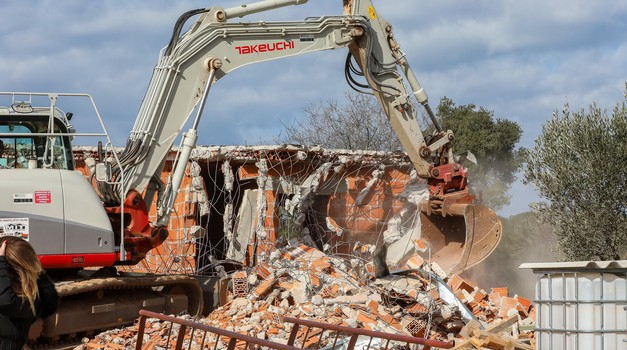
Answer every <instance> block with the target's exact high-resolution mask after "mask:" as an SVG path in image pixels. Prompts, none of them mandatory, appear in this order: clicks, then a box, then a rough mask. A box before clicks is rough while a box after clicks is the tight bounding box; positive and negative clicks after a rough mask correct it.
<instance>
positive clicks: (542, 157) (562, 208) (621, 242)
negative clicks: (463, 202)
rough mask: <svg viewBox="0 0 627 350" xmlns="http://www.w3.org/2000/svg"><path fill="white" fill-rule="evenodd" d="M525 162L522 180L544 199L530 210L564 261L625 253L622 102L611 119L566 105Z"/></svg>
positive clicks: (626, 112)
mask: <svg viewBox="0 0 627 350" xmlns="http://www.w3.org/2000/svg"><path fill="white" fill-rule="evenodd" d="M625 87H626V89H625V90H626V92H625V95H626V96H625V99H626V101H627V84H626V86H625ZM525 158H526V159H525V160H526V166H525V169H524V172H525V182H527V183H531V184H533V185H534V186H535V187H536V188H537V189H538V192H539V193H540V196H541V197H542V198H543V199H545V200H546V201H543V202H540V203H536V204H534V206H533V209H534V211H535V212H536V213H537V214H538V215H539V217H540V218H541V219H542V220H543V221H544V222H547V223H551V224H552V226H553V227H554V228H555V233H556V235H557V237H558V242H557V243H558V249H559V250H560V251H561V252H562V253H563V254H564V256H565V258H566V259H568V260H614V259H620V258H621V255H623V256H624V255H625V254H626V253H627V109H626V108H625V101H623V102H622V103H619V104H617V105H616V106H615V107H614V110H613V113H612V116H611V117H610V116H608V115H607V111H606V110H601V108H599V107H598V106H597V105H596V104H592V105H590V106H589V108H588V110H587V111H585V110H580V111H578V112H572V111H570V109H569V106H568V105H565V107H564V109H563V110H562V112H561V113H559V112H557V111H556V112H555V113H554V115H553V118H552V119H551V120H550V121H549V122H548V123H547V124H546V125H544V127H543V129H542V134H541V135H540V136H539V137H538V138H537V139H536V142H535V147H534V148H533V149H532V150H530V151H529V152H528V153H527V154H526V156H525Z"/></svg>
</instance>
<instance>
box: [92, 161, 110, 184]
mask: <svg viewBox="0 0 627 350" xmlns="http://www.w3.org/2000/svg"><path fill="white" fill-rule="evenodd" d="M94 172H95V173H96V181H98V182H108V181H109V180H111V163H109V162H98V163H96V167H95V169H94Z"/></svg>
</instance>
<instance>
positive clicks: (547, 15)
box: [0, 0, 627, 146]
mask: <svg viewBox="0 0 627 350" xmlns="http://www.w3.org/2000/svg"><path fill="white" fill-rule="evenodd" d="M246 2H247V1H233V0H228V1H213V0H212V1H200V0H186V1H175V2H173V1H167V0H158V1H144V0H129V1H112V0H102V1H88V2H86V1H82V0H71V1H70V0H66V1H52V0H34V1H29V2H24V1H19V0H9V1H2V2H1V3H0V13H2V21H0V47H2V49H3V50H2V51H3V53H2V54H1V55H0V76H2V79H0V90H2V91H6V90H35V91H74V92H87V93H90V94H92V95H93V96H94V97H95V98H96V102H97V103H98V105H99V107H100V109H101V112H102V114H103V116H104V117H105V120H106V123H107V125H108V126H109V129H110V130H111V131H113V132H114V133H115V135H114V140H115V142H116V143H117V144H121V143H123V142H124V141H125V139H126V137H127V135H128V132H129V131H130V129H131V127H132V125H133V120H134V118H135V115H136V113H137V111H138V109H139V105H140V103H141V100H142V98H143V95H144V92H145V89H146V87H147V86H148V82H149V79H150V75H151V72H152V68H153V66H154V64H155V62H156V60H157V55H158V52H159V50H160V49H161V48H162V47H163V46H165V45H166V44H167V43H168V41H169V39H170V35H171V31H172V27H173V25H174V22H175V21H176V19H177V18H178V16H179V15H180V14H181V13H183V12H184V11H186V10H189V9H195V8H202V7H207V6H216V5H222V6H223V7H225V8H228V7H233V6H238V5H240V4H242V3H246ZM248 2H253V1H252V0H251V1H248ZM375 6H377V10H378V14H379V15H381V16H383V17H385V18H386V19H387V20H388V21H389V22H390V23H391V24H392V25H393V26H394V30H395V34H396V37H397V39H398V41H399V43H400V44H401V46H402V48H403V50H404V51H405V52H406V53H407V58H408V61H409V63H410V64H411V66H412V67H413V69H414V71H415V72H416V74H417V76H418V78H419V80H420V82H421V84H422V85H423V87H424V88H425V89H426V91H427V93H428V94H429V96H430V97H431V103H432V105H433V107H435V105H437V102H438V101H439V99H440V98H441V97H442V96H448V97H450V98H452V99H453V101H455V102H456V103H457V104H467V103H474V104H476V105H478V106H484V107H486V108H488V109H491V110H493V111H494V112H495V115H496V116H498V117H503V118H509V119H512V120H515V121H516V122H518V123H519V124H520V125H521V126H522V127H523V131H524V136H523V140H522V145H524V146H531V145H532V144H533V139H534V138H535V136H537V135H538V134H539V132H540V130H541V126H542V124H543V123H544V122H545V121H546V120H547V119H548V118H550V116H551V113H552V111H553V110H554V109H556V108H558V109H559V108H561V106H562V105H563V104H564V103H565V102H569V103H570V104H571V106H572V107H573V108H585V107H586V106H587V105H588V104H590V103H592V102H593V101H596V102H598V103H599V104H600V105H601V106H603V107H606V108H608V109H611V108H612V107H613V105H614V103H616V102H618V101H621V100H622V96H623V95H622V94H623V88H624V85H623V84H624V81H625V80H627V78H626V77H627V65H626V64H625V62H627V44H626V41H625V40H624V37H625V33H626V32H627V2H624V1H614V2H609V1H606V2H594V1H584V0H555V1H541V0H530V1H515V0H505V1H499V2H497V1H487V0H483V1H474V2H460V1H453V0H441V1H436V0H430V1H415V0H396V1H381V0H380V1H375ZM329 14H341V1H339V0H333V1H329V0H326V1H325V0H310V1H309V2H308V3H307V4H305V5H303V6H294V7H290V8H285V9H279V10H275V11H272V12H271V13H266V14H257V15H254V16H252V17H251V20H260V19H263V20H272V19H280V20H288V19H290V20H301V19H304V18H305V17H308V16H318V15H329ZM240 20H245V19H238V21H240ZM343 60H344V52H340V51H336V52H330V53H318V54H313V55H310V56H303V57H295V58H289V59H285V60H281V61H274V62H268V63H263V64H259V65H255V66H249V67H244V68H242V69H241V70H237V71H235V72H233V73H232V74H230V75H229V76H226V77H224V78H223V79H222V80H220V82H219V83H218V84H217V85H216V86H215V87H214V89H212V93H211V95H210V97H209V99H210V101H211V106H210V108H209V109H208V110H207V112H206V116H204V117H203V118H204V120H203V121H202V123H201V126H202V130H200V142H201V143H202V144H212V143H221V144H242V143H244V142H248V143H255V142H258V141H259V140H261V139H266V140H269V139H271V138H272V136H273V135H274V134H277V133H278V131H279V130H280V127H281V126H280V121H283V122H286V123H290V122H291V121H292V118H294V116H298V115H301V114H302V108H303V107H304V106H305V105H307V104H310V103H319V102H323V101H326V100H328V99H329V98H334V97H335V98H342V95H343V92H344V91H346V90H348V86H347V85H346V83H345V82H344V76H343V62H344V61H343ZM234 120H235V121H236V123H235V125H234V124H233V121H234ZM264 133H269V135H264Z"/></svg>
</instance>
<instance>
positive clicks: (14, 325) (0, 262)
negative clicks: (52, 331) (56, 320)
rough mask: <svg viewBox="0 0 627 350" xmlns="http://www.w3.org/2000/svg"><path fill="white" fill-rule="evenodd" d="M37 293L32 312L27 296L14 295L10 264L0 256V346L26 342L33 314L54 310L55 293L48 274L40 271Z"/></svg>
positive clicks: (5, 349) (13, 348) (12, 349)
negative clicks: (25, 297) (34, 312)
mask: <svg viewBox="0 0 627 350" xmlns="http://www.w3.org/2000/svg"><path fill="white" fill-rule="evenodd" d="M37 287H38V288H39V297H37V299H36V300H35V309H36V314H33V311H32V310H31V308H30V304H29V303H28V300H26V299H24V298H21V297H19V296H17V295H16V294H15V293H14V292H13V289H12V288H11V267H10V265H9V263H8V262H7V261H6V259H5V257H4V256H0V350H20V349H22V347H23V346H24V344H25V343H26V340H27V337H28V330H29V328H30V326H31V325H32V324H33V322H35V320H36V319H37V317H42V318H44V317H47V316H49V315H51V314H52V313H54V312H55V310H56V308H57V305H58V303H59V296H58V294H57V291H56V289H55V287H54V283H53V282H52V281H51V280H50V278H49V277H48V276H47V275H46V274H45V273H42V274H41V275H39V278H38V279H37Z"/></svg>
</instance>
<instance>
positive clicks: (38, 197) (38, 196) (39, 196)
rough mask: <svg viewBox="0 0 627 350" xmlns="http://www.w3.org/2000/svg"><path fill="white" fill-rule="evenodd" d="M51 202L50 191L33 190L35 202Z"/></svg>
mask: <svg viewBox="0 0 627 350" xmlns="http://www.w3.org/2000/svg"><path fill="white" fill-rule="evenodd" d="M51 202H52V196H50V191H35V204H50V203H51Z"/></svg>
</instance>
